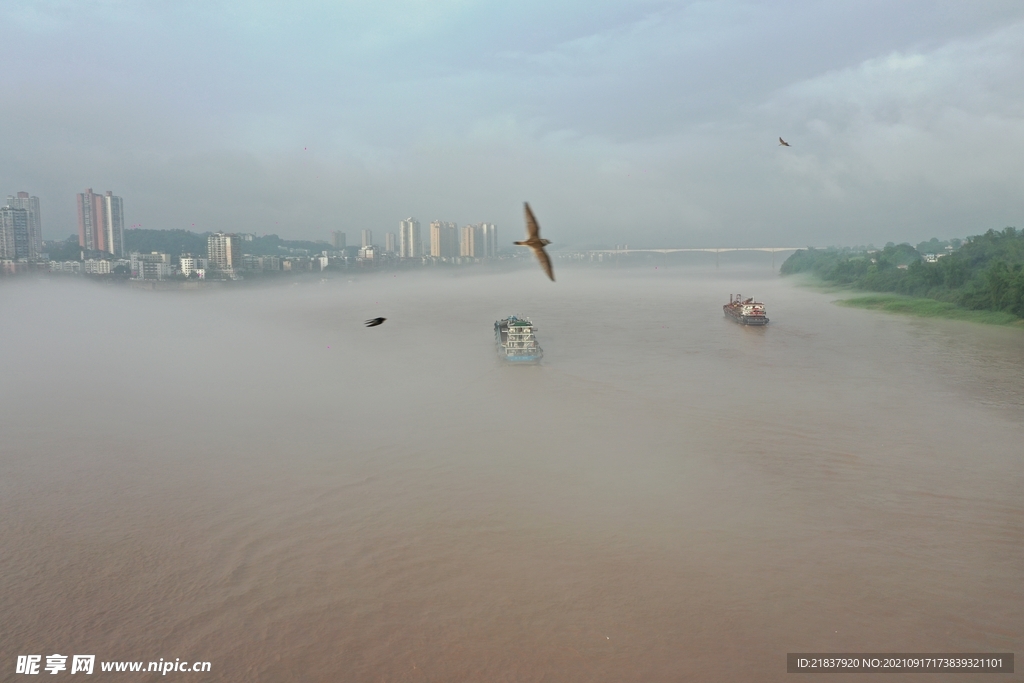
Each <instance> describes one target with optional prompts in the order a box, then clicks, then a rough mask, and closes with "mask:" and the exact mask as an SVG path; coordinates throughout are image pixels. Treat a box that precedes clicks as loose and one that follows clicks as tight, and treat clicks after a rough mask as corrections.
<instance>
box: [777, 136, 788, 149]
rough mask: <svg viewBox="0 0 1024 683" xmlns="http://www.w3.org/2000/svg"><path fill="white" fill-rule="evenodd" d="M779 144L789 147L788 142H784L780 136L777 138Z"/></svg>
mask: <svg viewBox="0 0 1024 683" xmlns="http://www.w3.org/2000/svg"><path fill="white" fill-rule="evenodd" d="M779 146H780V147H789V143H788V142H786V141H785V140H783V139H782V138H779Z"/></svg>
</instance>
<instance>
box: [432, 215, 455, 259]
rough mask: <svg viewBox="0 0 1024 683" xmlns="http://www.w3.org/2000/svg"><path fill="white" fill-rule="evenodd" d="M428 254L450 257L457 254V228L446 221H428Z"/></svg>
mask: <svg viewBox="0 0 1024 683" xmlns="http://www.w3.org/2000/svg"><path fill="white" fill-rule="evenodd" d="M430 255H431V256H434V257H437V258H452V257H454V256H458V255H459V229H458V227H457V226H456V225H455V223H451V222H448V221H431V222H430Z"/></svg>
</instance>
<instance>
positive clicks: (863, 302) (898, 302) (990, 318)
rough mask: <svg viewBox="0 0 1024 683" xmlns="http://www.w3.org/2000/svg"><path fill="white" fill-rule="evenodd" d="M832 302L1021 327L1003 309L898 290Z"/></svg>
mask: <svg viewBox="0 0 1024 683" xmlns="http://www.w3.org/2000/svg"><path fill="white" fill-rule="evenodd" d="M835 303H836V304H838V305H839V306H849V307H851V308H867V309H870V310H873V311H885V312H886V313H902V314H904V315H916V316H919V317H922V318H949V319H951V320H965V321H967V322H972V323H982V324H984V325H1009V326H1013V327H1018V328H1020V329H1024V320H1021V319H1020V318H1018V317H1017V316H1015V315H1012V314H1010V313H1003V312H1001V311H972V310H970V309H967V308H961V307H960V306H957V305H956V304H952V303H949V302H948V301H936V300H935V299H921V298H918V297H911V296H900V295H898V294H870V295H867V296H855V297H852V298H849V299H840V300H838V301H836V302H835Z"/></svg>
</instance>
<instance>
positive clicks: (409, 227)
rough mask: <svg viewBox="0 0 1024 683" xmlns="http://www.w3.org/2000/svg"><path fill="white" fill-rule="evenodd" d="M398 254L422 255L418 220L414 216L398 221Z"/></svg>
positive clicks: (411, 256) (403, 255) (406, 256)
mask: <svg viewBox="0 0 1024 683" xmlns="http://www.w3.org/2000/svg"><path fill="white" fill-rule="evenodd" d="M398 235H399V242H400V244H399V250H398V255H399V256H401V257H402V258H417V257H420V256H423V246H422V245H421V243H420V222H419V221H418V220H416V219H415V218H406V219H405V220H404V221H402V222H401V223H400V230H399V233H398Z"/></svg>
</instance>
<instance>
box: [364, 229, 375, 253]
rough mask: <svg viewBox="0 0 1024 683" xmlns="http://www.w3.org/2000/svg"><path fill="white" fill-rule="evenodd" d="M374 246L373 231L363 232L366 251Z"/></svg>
mask: <svg viewBox="0 0 1024 683" xmlns="http://www.w3.org/2000/svg"><path fill="white" fill-rule="evenodd" d="M372 246H373V230H363V244H362V247H363V248H364V249H365V248H366V247H372Z"/></svg>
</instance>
